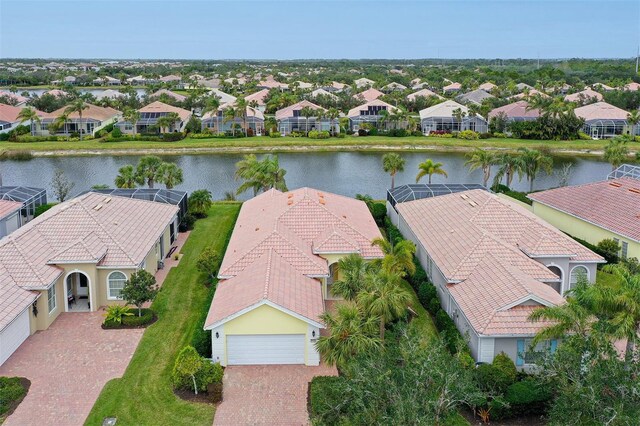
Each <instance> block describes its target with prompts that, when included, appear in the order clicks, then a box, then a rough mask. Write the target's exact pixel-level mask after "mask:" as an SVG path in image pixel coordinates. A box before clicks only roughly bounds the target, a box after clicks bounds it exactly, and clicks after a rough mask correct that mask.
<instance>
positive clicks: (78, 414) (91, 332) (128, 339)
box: [0, 310, 144, 426]
mask: <svg viewBox="0 0 640 426" xmlns="http://www.w3.org/2000/svg"><path fill="white" fill-rule="evenodd" d="M102 315H103V311H102V310H99V311H97V312H77V313H72V312H68V313H62V314H60V316H58V318H57V319H56V320H55V322H54V323H53V324H52V325H51V326H50V327H49V328H48V329H47V330H44V331H39V332H37V333H36V334H34V335H33V336H31V337H29V338H28V339H27V340H26V341H25V342H24V343H23V344H22V345H21V346H20V347H19V348H18V350H17V351H16V352H14V353H13V355H11V358H9V359H8V360H7V362H5V363H4V364H3V365H2V366H1V367H0V376H22V377H26V378H28V379H29V380H31V389H29V393H28V394H27V396H26V397H25V399H24V400H23V401H22V403H21V404H20V406H18V408H17V409H16V411H15V412H14V413H13V414H12V415H11V416H9V418H8V419H7V420H6V422H5V423H4V425H3V426H14V425H19V426H27V425H38V426H40V425H43V424H58V425H64V426H73V425H82V424H83V423H84V421H85V419H86V418H87V416H88V415H89V412H90V411H91V407H92V406H93V404H94V402H95V401H96V399H97V398H98V395H99V394H100V391H101V390H102V387H103V386H104V385H105V383H106V382H107V381H109V380H111V379H113V378H116V377H121V376H122V374H123V373H124V370H125V369H126V368H127V365H128V364H129V361H130V360H131V357H132V355H133V353H134V351H135V350H136V347H137V346H138V342H139V341H140V338H141V337H142V333H143V332H144V329H132V330H102V329H101V328H100V324H101V323H102V320H103V319H104V318H103V316H102Z"/></svg>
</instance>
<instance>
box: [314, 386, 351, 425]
mask: <svg viewBox="0 0 640 426" xmlns="http://www.w3.org/2000/svg"><path fill="white" fill-rule="evenodd" d="M345 388H346V386H345V379H344V377H340V376H337V377H336V376H316V377H314V378H313V379H312V380H311V383H310V384H309V412H310V417H311V420H312V422H313V423H314V424H315V423H316V422H317V423H318V424H326V425H334V424H340V421H341V420H340V418H341V414H342V411H343V410H341V408H342V407H344V405H345V404H347V403H348V401H345V400H344V393H345Z"/></svg>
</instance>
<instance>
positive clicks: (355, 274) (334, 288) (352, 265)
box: [331, 253, 370, 301]
mask: <svg viewBox="0 0 640 426" xmlns="http://www.w3.org/2000/svg"><path fill="white" fill-rule="evenodd" d="M369 269H370V263H367V262H366V261H365V260H364V259H363V257H362V256H360V255H359V254H355V253H352V254H349V255H347V256H345V257H343V258H342V259H340V260H339V261H338V271H339V272H340V276H341V277H342V278H341V279H339V280H336V281H334V282H333V284H332V285H331V293H332V294H334V295H337V296H340V297H342V298H343V299H345V300H351V301H355V299H356V296H357V295H358V293H359V292H360V291H362V289H363V287H364V279H365V276H366V274H367V272H368V271H369Z"/></svg>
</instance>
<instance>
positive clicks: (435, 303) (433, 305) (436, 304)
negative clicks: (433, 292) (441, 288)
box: [427, 297, 442, 315]
mask: <svg viewBox="0 0 640 426" xmlns="http://www.w3.org/2000/svg"><path fill="white" fill-rule="evenodd" d="M427 310H428V311H429V312H430V313H431V315H436V314H437V313H438V312H440V311H442V306H441V305H440V299H438V298H437V297H436V298H433V299H431V300H430V301H429V305H428V306H427Z"/></svg>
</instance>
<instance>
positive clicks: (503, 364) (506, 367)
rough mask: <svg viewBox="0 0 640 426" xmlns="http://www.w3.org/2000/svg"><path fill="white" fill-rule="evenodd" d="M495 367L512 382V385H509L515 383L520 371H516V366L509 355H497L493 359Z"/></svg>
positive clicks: (501, 353) (502, 353)
mask: <svg viewBox="0 0 640 426" xmlns="http://www.w3.org/2000/svg"><path fill="white" fill-rule="evenodd" d="M493 366H494V367H496V368H497V369H499V370H501V371H502V372H503V373H504V375H505V377H508V378H509V379H510V380H511V383H509V384H513V383H515V381H516V376H517V374H518V370H517V369H516V365H515V364H514V362H513V360H512V359H511V358H509V357H508V356H507V354H505V353H504V352H500V353H499V354H498V355H496V357H495V358H494V359H493Z"/></svg>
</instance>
